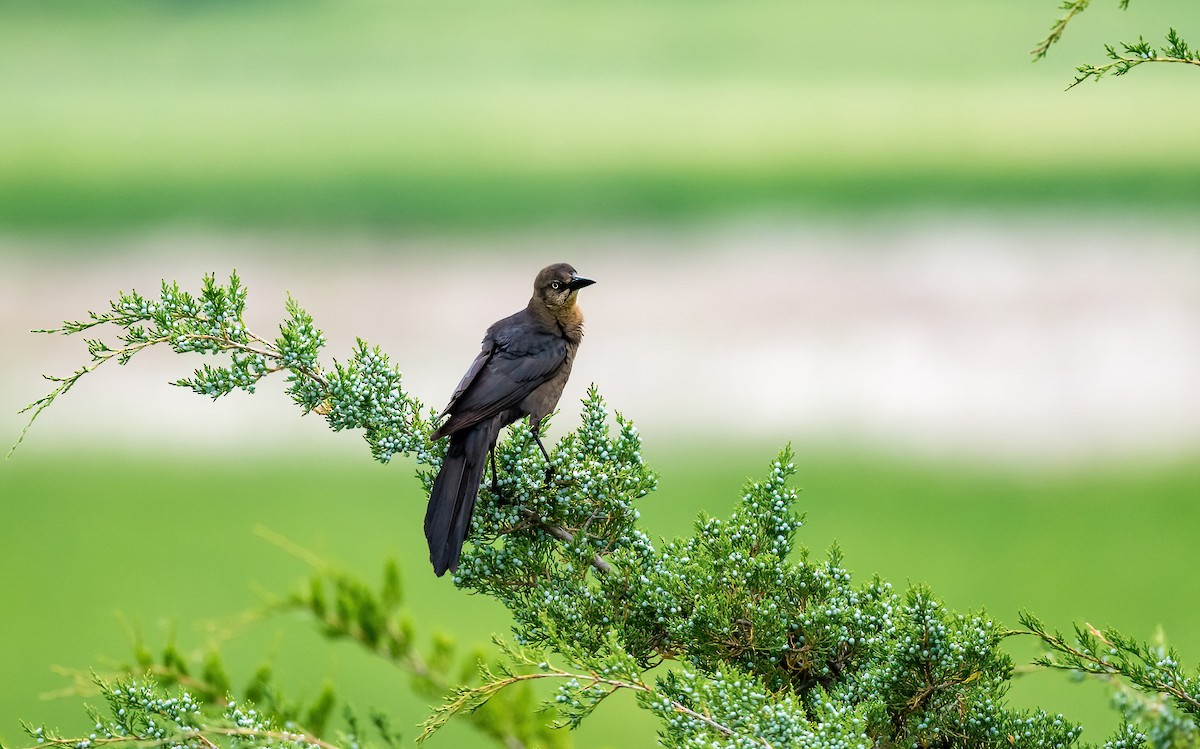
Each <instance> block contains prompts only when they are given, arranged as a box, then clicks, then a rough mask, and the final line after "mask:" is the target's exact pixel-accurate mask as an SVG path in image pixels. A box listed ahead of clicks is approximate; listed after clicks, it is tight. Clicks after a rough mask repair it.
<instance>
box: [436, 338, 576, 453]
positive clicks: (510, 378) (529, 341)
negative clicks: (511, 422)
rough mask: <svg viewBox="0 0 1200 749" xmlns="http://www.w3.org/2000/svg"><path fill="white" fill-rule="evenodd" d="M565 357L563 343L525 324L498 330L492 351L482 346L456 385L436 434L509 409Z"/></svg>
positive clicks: (549, 376) (449, 432) (564, 341)
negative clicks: (510, 328)
mask: <svg viewBox="0 0 1200 749" xmlns="http://www.w3.org/2000/svg"><path fill="white" fill-rule="evenodd" d="M566 358H567V342H566V340H564V339H563V338H560V337H559V336H556V335H552V334H549V333H543V332H540V331H534V330H531V329H529V328H524V327H522V328H518V329H516V330H511V331H510V330H501V331H496V333H495V334H494V336H492V346H491V348H490V350H486V349H485V351H481V352H480V354H479V356H478V357H476V358H475V361H474V362H473V363H472V364H471V368H470V369H469V370H468V371H467V376H466V377H464V378H463V382H462V383H460V384H459V388H460V390H459V391H457V392H456V393H455V397H454V398H453V399H452V400H451V403H450V405H449V406H447V408H446V411H447V412H448V413H449V414H450V419H449V420H448V421H447V422H446V423H445V424H443V425H442V426H441V428H439V429H438V434H439V435H446V434H451V433H453V432H457V431H459V430H460V429H464V428H466V427H469V426H472V425H474V424H477V423H478V422H480V421H482V420H484V419H490V418H492V417H493V416H496V415H497V414H499V413H500V412H502V411H504V410H506V409H509V408H512V407H513V406H516V405H517V404H518V403H520V402H521V401H522V400H524V399H525V397H526V396H527V395H529V394H530V393H532V392H533V391H534V390H536V389H537V388H538V387H539V386H540V385H542V384H543V383H545V382H546V381H547V380H549V379H550V378H551V377H553V376H554V373H555V372H557V371H558V370H559V368H560V367H561V366H562V365H563V362H564V361H566Z"/></svg>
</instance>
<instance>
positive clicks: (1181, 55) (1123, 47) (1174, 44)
mask: <svg viewBox="0 0 1200 749" xmlns="http://www.w3.org/2000/svg"><path fill="white" fill-rule="evenodd" d="M1089 5H1091V0H1063V2H1062V4H1060V5H1059V9H1060V10H1062V11H1063V14H1062V15H1061V16H1059V17H1058V18H1057V19H1055V21H1054V23H1053V24H1052V25H1051V26H1050V32H1049V33H1048V34H1047V35H1046V36H1045V37H1044V38H1043V39H1042V40H1041V41H1040V42H1038V43H1037V45H1036V46H1035V47H1034V48H1033V50H1031V52H1030V54H1032V55H1033V59H1034V60H1040V59H1042V58H1043V57H1045V56H1046V55H1047V53H1049V51H1050V48H1051V47H1052V46H1054V45H1055V44H1056V43H1057V42H1058V41H1059V40H1060V39H1062V36H1063V34H1064V33H1065V32H1066V30H1067V26H1068V24H1070V23H1071V21H1072V20H1074V18H1075V17H1076V16H1078V15H1079V14H1080V13H1082V12H1083V11H1085V10H1087V8H1088V6H1089ZM1128 7H1129V0H1120V8H1121V10H1125V9H1126V8H1128ZM1104 50H1105V54H1106V56H1107V57H1108V59H1109V62H1107V63H1103V64H1100V65H1094V64H1090V63H1085V64H1083V65H1079V66H1078V67H1076V68H1075V70H1076V76H1075V80H1074V81H1073V82H1072V83H1071V84H1070V85H1069V86H1067V88H1068V89H1071V88H1074V87H1075V86H1078V85H1079V84H1080V83H1083V82H1084V81H1087V80H1094V81H1098V80H1100V79H1101V78H1103V77H1104V76H1105V75H1107V74H1108V73H1112V74H1113V76H1121V75H1125V74H1126V73H1128V72H1129V71H1131V70H1133V69H1134V68H1136V67H1138V66H1139V65H1144V64H1146V63H1152V62H1153V63H1174V64H1183V65H1195V66H1200V50H1196V49H1194V48H1193V47H1192V46H1191V45H1190V44H1189V43H1188V42H1187V41H1186V40H1184V38H1183V37H1182V36H1180V34H1179V32H1178V31H1176V30H1175V29H1174V28H1172V29H1170V30H1169V31H1168V32H1167V36H1166V44H1165V45H1162V46H1159V47H1155V46H1154V45H1152V44H1150V43H1149V42H1147V41H1146V40H1145V39H1144V38H1143V37H1141V36H1139V37H1138V40H1137V41H1136V42H1121V43H1120V50H1118V49H1117V48H1116V46H1114V45H1112V44H1106V45H1104Z"/></svg>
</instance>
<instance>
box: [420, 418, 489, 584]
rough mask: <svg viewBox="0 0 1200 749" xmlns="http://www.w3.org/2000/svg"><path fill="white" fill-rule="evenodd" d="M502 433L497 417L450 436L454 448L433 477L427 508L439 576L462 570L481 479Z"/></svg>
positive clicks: (431, 550)
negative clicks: (489, 455)
mask: <svg viewBox="0 0 1200 749" xmlns="http://www.w3.org/2000/svg"><path fill="white" fill-rule="evenodd" d="M499 434H500V419H499V418H494V419H489V420H488V421H484V422H481V423H479V424H476V425H475V426H473V427H471V428H470V429H464V430H463V431H461V432H456V433H454V434H452V435H450V448H449V449H448V450H447V451H446V459H445V460H444V461H443V462H442V470H441V471H440V472H439V473H438V475H437V478H436V479H434V480H433V490H432V491H430V493H429V506H428V507H427V508H426V509H425V539H426V540H427V541H429V561H430V562H432V563H433V571H434V572H435V573H437V576H438V577H441V576H442V575H444V574H446V570H450V571H451V572H453V571H454V570H457V569H458V557H459V555H460V554H461V553H462V547H463V543H464V542H465V541H466V540H467V532H468V531H469V530H470V529H471V512H472V511H473V510H474V509H475V499H476V497H478V496H479V482H480V481H481V480H482V479H483V470H484V467H485V466H486V465H487V457H488V453H489V452H490V451H491V449H492V447H493V446H494V445H495V444H496V437H498V436H499Z"/></svg>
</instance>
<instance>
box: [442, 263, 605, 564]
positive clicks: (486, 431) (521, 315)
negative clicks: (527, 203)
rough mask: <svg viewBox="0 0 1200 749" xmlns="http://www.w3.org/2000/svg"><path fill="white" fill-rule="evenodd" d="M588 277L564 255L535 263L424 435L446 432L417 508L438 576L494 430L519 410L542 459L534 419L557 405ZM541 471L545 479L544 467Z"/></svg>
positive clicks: (490, 451)
mask: <svg viewBox="0 0 1200 749" xmlns="http://www.w3.org/2000/svg"><path fill="white" fill-rule="evenodd" d="M594 283H595V281H593V280H592V279H590V278H585V277H583V276H580V275H579V274H578V273H576V272H575V269H574V268H573V267H571V265H569V264H567V263H556V264H554V265H550V266H547V267H545V268H543V269H542V270H541V271H539V272H538V274H537V277H536V278H535V279H534V282H533V296H531V297H530V299H529V304H528V305H527V306H526V307H525V309H523V310H521V311H519V312H517V313H515V314H512V315H509V316H508V317H505V318H504V319H502V320H498V321H496V322H495V323H493V324H492V326H491V327H489V328H488V329H487V334H486V335H484V337H483V343H482V345H481V347H480V351H479V355H478V356H476V357H475V361H473V362H472V363H471V366H470V367H469V368H468V369H467V373H466V374H465V375H463V378H462V381H461V382H459V383H458V387H457V388H455V390H454V394H453V395H452V396H451V398H450V403H449V404H448V405H447V406H446V408H445V409H444V410H443V411H442V413H441V416H439V419H441V418H444V419H445V421H444V422H442V424H441V425H440V426H439V427H438V428H437V429H436V430H434V432H433V434H431V435H430V439H431V440H432V441H437V440H440V439H443V438H445V437H449V438H450V444H449V446H448V447H447V450H446V457H445V459H444V460H443V461H442V467H441V469H440V470H439V471H438V474H437V477H436V478H435V479H434V480H433V486H432V488H431V490H430V493H429V505H428V506H427V507H426V510H425V539H426V540H427V541H428V542H429V561H430V562H431V563H432V564H433V571H434V573H435V574H437V576H438V577H441V576H442V575H444V574H445V573H446V571H447V570H450V571H451V572H454V571H457V570H458V560H459V556H460V555H461V554H462V547H463V543H464V542H465V541H466V538H467V533H468V531H469V530H470V527H471V513H472V512H473V511H474V509H475V500H476V498H477V497H478V495H479V485H480V482H481V481H482V480H483V473H484V467H485V463H486V461H487V459H488V457H489V456H490V457H491V466H492V482H493V487H494V486H495V482H496V456H495V452H494V451H495V447H496V440H497V438H498V437H499V436H500V430H502V429H503V428H504V427H506V426H508V425H509V424H512V423H514V422H516V421H517V420H519V419H521V418H522V417H527V418H528V419H529V428H530V430H531V432H532V433H533V439H534V441H535V442H537V446H538V447H539V448H540V449H541V451H542V455H543V456H545V458H546V462H547V463H549V462H550V455H549V453H547V452H546V446H545V445H543V444H542V440H541V426H542V421H543V420H544V419H545V418H546V417H547V416H548V415H549V414H550V412H551V411H553V410H554V408H555V406H557V405H558V399H559V398H560V397H561V396H562V392H563V387H564V386H565V385H566V384H567V378H568V377H570V375H571V365H572V364H573V363H574V361H575V352H576V351H577V350H578V349H579V343H580V341H581V340H582V339H583V313H582V312H581V311H580V309H579V305H578V304H577V303H576V298H577V296H578V294H579V290H580V289H583V288H585V287H587V286H591V285H592V284H594ZM546 475H547V480H549V477H550V476H551V475H552V471H551V469H550V468H547V469H546Z"/></svg>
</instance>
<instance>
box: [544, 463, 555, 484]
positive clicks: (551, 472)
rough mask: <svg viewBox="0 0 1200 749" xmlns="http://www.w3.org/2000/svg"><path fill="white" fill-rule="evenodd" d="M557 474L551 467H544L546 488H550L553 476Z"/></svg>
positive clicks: (552, 466) (553, 467)
mask: <svg viewBox="0 0 1200 749" xmlns="http://www.w3.org/2000/svg"><path fill="white" fill-rule="evenodd" d="M556 473H558V469H557V468H556V467H555V466H554V465H553V464H551V465H548V466H546V486H550V484H551V482H553V481H554V475H555V474H556Z"/></svg>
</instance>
